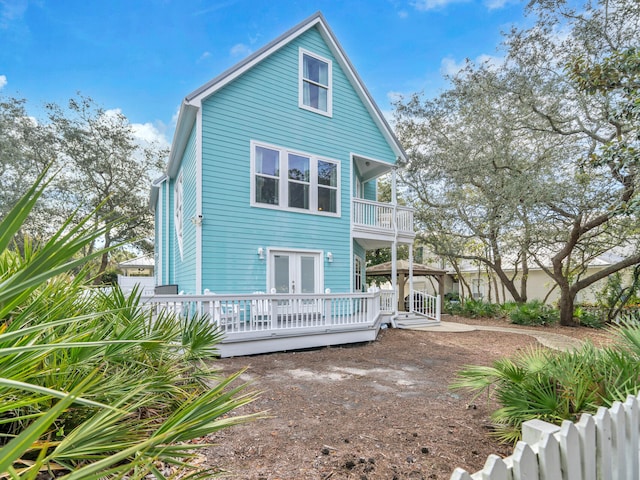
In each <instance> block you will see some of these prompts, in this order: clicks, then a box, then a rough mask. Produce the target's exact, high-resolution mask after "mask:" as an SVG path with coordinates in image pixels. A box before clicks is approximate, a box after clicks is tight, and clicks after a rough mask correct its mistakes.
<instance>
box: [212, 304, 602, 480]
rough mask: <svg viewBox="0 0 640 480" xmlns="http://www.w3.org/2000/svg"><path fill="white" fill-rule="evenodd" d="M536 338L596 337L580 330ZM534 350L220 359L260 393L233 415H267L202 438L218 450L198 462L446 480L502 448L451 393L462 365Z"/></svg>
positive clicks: (423, 340)
mask: <svg viewBox="0 0 640 480" xmlns="http://www.w3.org/2000/svg"><path fill="white" fill-rule="evenodd" d="M446 320H447V321H461V322H464V323H475V322H477V323H482V324H484V325H491V324H493V325H499V326H509V325H508V324H507V323H506V322H504V321H500V320H476V321H474V320H468V319H458V318H455V317H448V318H446ZM538 328H542V329H543V330H544V331H549V332H552V333H564V334H566V335H569V336H573V337H577V338H585V337H591V338H593V339H594V340H595V341H596V343H597V342H600V341H602V340H603V338H604V335H603V334H602V333H599V332H598V331H595V330H592V329H586V328H567V327H538ZM535 344H536V340H535V339H534V338H532V337H530V336H528V335H522V334H516V333H503V332H492V331H472V332H463V333H441V332H425V331H412V330H397V329H387V330H383V331H381V332H380V335H379V337H378V340H377V341H375V342H372V343H368V344H359V345H354V346H343V347H329V348H322V349H316V350H309V351H302V352H286V353H275V354H267V355H256V356H252V357H238V358H229V359H221V360H219V361H218V362H217V366H218V367H219V368H220V369H222V371H223V372H224V373H227V374H228V373H232V372H235V371H238V370H239V369H241V368H245V367H246V368H247V371H246V373H245V374H244V375H243V377H242V378H243V379H244V380H245V381H250V382H251V386H252V388H253V389H254V390H258V391H261V392H262V394H261V395H260V397H259V399H258V400H257V401H256V402H254V403H252V404H250V405H248V406H245V407H243V408H242V409H241V410H240V411H237V412H236V413H250V412H251V413H253V412H258V411H266V412H268V414H269V415H270V417H269V418H267V419H262V420H258V421H255V422H252V423H249V424H247V425H241V426H237V427H233V428H230V429H225V430H223V431H221V432H219V433H218V434H215V435H213V436H211V437H210V438H208V440H209V441H211V442H213V443H215V444H216V447H214V448H212V449H211V450H209V451H208V452H207V463H209V464H211V465H216V466H219V467H221V468H224V469H225V470H226V471H227V472H228V474H225V475H224V476H223V478H240V479H252V480H275V479H282V480H284V479H358V480H365V479H367V480H374V479H389V480H391V479H448V478H450V476H451V473H452V472H453V470H454V468H456V467H462V468H464V469H466V470H467V471H469V472H471V473H473V472H475V471H477V470H479V469H481V468H482V466H483V464H484V462H485V460H486V458H487V456H488V455H489V454H491V453H495V454H498V455H500V456H507V455H509V454H510V453H511V449H510V447H508V446H504V445H499V444H497V443H496V442H495V441H494V440H492V438H491V437H490V436H489V435H488V432H489V430H490V420H489V415H490V413H491V411H492V408H493V405H491V404H489V403H487V399H486V398H485V397H483V398H479V399H476V400H473V399H472V396H471V395H470V394H468V393H465V392H460V391H452V390H450V389H449V385H450V383H451V382H452V380H453V379H454V377H455V374H456V372H457V371H458V370H459V369H460V368H461V367H462V366H464V365H471V364H473V365H478V364H490V363H491V362H492V361H493V360H495V359H497V358H499V357H501V356H505V355H512V354H514V353H516V352H517V351H519V350H522V349H524V348H527V347H528V346H530V345H535Z"/></svg>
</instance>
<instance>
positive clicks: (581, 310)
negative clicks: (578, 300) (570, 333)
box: [573, 305, 607, 328]
mask: <svg viewBox="0 0 640 480" xmlns="http://www.w3.org/2000/svg"><path fill="white" fill-rule="evenodd" d="M573 318H574V319H575V320H576V321H577V322H578V323H579V324H580V325H582V326H583V327H588V328H604V327H605V326H606V324H607V319H606V318H605V316H604V315H602V314H600V313H598V311H596V310H592V309H589V308H586V307H583V306H580V305H578V306H577V307H575V309H574V311H573Z"/></svg>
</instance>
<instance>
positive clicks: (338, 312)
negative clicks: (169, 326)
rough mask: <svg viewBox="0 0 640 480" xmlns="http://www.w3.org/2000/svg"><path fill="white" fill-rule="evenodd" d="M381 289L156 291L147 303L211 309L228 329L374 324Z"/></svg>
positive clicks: (191, 310)
mask: <svg viewBox="0 0 640 480" xmlns="http://www.w3.org/2000/svg"><path fill="white" fill-rule="evenodd" d="M379 296H380V294H379V293H378V292H370V293H356V294H348V293H344V294H318V295H305V294H296V295H278V294H275V295H265V294H252V295H156V296H152V297H143V299H142V301H143V303H144V304H145V305H146V306H147V307H148V308H152V309H153V310H154V312H155V313H156V314H158V313H160V311H161V310H163V309H164V310H168V311H171V312H175V313H178V314H180V315H194V314H201V315H203V314H206V315H208V316H209V318H211V320H212V321H213V322H215V323H216V324H217V325H218V326H219V327H220V329H221V330H222V331H223V332H225V333H244V332H257V331H265V330H269V331H272V332H279V333H282V334H286V331H287V330H293V329H296V330H298V329H304V328H316V327H325V328H329V329H330V328H331V327H336V328H339V327H343V326H349V325H367V324H369V325H373V324H374V323H375V322H376V321H377V320H378V317H379V315H380V301H379Z"/></svg>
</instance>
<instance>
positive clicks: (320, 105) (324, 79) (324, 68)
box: [298, 49, 332, 117]
mask: <svg viewBox="0 0 640 480" xmlns="http://www.w3.org/2000/svg"><path fill="white" fill-rule="evenodd" d="M331 76H332V75H331V60H327V59H326V58H323V57H320V56H319V55H316V54H314V53H311V52H309V51H307V50H303V49H300V66H299V77H300V92H299V99H298V100H299V105H300V107H301V108H305V109H307V110H311V111H314V112H318V113H321V114H323V115H327V116H329V117H330V116H331V112H332V94H331Z"/></svg>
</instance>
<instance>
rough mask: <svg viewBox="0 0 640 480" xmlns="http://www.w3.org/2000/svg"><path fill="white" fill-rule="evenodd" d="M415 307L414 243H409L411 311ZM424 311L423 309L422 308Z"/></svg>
mask: <svg viewBox="0 0 640 480" xmlns="http://www.w3.org/2000/svg"><path fill="white" fill-rule="evenodd" d="M414 308H415V305H414V301H413V243H411V244H410V245H409V311H410V312H413V310H414ZM420 311H422V310H420Z"/></svg>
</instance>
